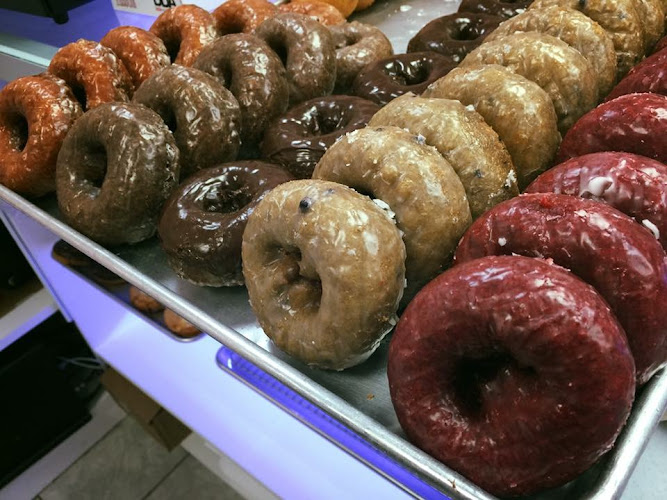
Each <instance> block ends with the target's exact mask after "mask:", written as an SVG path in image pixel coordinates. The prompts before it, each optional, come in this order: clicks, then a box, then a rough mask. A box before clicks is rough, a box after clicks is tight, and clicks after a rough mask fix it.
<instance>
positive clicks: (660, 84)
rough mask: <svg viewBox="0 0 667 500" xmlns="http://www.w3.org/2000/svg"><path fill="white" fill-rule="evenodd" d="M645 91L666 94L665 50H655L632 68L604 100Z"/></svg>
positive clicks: (666, 63)
mask: <svg viewBox="0 0 667 500" xmlns="http://www.w3.org/2000/svg"><path fill="white" fill-rule="evenodd" d="M646 92H650V93H653V94H662V95H664V96H667V50H662V51H660V52H656V53H655V54H653V55H651V56H649V57H647V58H646V59H644V60H643V61H642V62H640V63H639V64H638V65H637V66H635V67H634V68H632V69H631V70H630V71H629V72H628V74H627V75H625V78H623V80H621V81H620V82H618V85H616V87H614V89H613V90H612V91H611V93H610V94H609V95H608V96H607V98H606V99H605V101H611V100H612V99H616V98H617V97H620V96H622V95H626V94H634V93H646Z"/></svg>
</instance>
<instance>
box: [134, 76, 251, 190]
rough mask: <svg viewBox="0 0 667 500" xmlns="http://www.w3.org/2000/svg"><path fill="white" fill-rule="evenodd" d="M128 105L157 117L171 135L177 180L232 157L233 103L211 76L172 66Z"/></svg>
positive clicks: (235, 138) (235, 147)
mask: <svg viewBox="0 0 667 500" xmlns="http://www.w3.org/2000/svg"><path fill="white" fill-rule="evenodd" d="M132 101H133V102H136V103H138V104H143V105H144V106H147V107H149V108H151V109H152V110H153V111H155V112H157V113H158V114H159V115H160V116H161V117H162V119H163V120H164V122H165V123H166V124H167V126H168V127H169V129H170V130H171V131H172V132H173V134H174V139H175V140H176V144H177V146H178V149H179V151H180V163H181V170H180V171H181V177H182V178H183V177H186V176H188V175H190V174H191V173H193V172H196V171H197V170H200V169H202V168H206V167H210V166H212V165H217V164H218V163H223V162H226V161H232V160H234V159H235V158H236V155H237V154H238V151H239V145H240V139H239V128H240V125H241V112H240V109H239V104H238V102H237V101H236V99H235V98H234V96H233V95H232V93H231V92H230V91H229V90H227V89H226V88H225V87H224V86H223V85H222V84H221V83H220V82H219V81H218V80H217V79H215V78H214V77H212V76H211V75H209V74H207V73H204V72H203V71H199V70H198V69H194V68H186V67H184V66H179V65H177V64H174V65H172V66H170V67H168V68H165V69H163V70H160V71H158V72H157V73H154V74H153V75H152V76H151V77H150V78H148V80H146V81H145V82H144V83H143V84H142V85H141V87H139V88H138V89H137V91H136V92H135V94H134V98H133V99H132Z"/></svg>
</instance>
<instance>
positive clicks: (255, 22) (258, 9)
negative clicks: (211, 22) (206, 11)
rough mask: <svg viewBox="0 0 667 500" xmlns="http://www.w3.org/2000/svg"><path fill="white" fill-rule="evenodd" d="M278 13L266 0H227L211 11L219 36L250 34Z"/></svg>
mask: <svg viewBox="0 0 667 500" xmlns="http://www.w3.org/2000/svg"><path fill="white" fill-rule="evenodd" d="M277 13H278V9H276V6H275V5H273V4H272V3H270V2H267V1H266V0H229V1H228V2H225V3H223V4H222V5H221V6H220V7H218V8H217V9H215V10H214V11H213V18H214V19H215V25H216V27H217V28H218V33H220V35H221V36H222V35H229V34H230V33H252V32H253V31H255V28H257V26H259V25H260V24H262V23H263V22H264V21H265V20H266V19H268V18H270V17H273V16H275V15H276V14H277Z"/></svg>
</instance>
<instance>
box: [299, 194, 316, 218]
mask: <svg viewBox="0 0 667 500" xmlns="http://www.w3.org/2000/svg"><path fill="white" fill-rule="evenodd" d="M312 204H313V200H312V199H310V198H308V197H306V198H303V199H302V200H301V201H300V202H299V210H300V211H301V213H303V214H305V213H307V212H308V211H309V210H310V207H311V206H312Z"/></svg>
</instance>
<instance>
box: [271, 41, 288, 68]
mask: <svg viewBox="0 0 667 500" xmlns="http://www.w3.org/2000/svg"><path fill="white" fill-rule="evenodd" d="M267 44H268V45H269V47H271V50H273V51H274V52H275V53H276V55H277V56H278V58H279V59H280V62H282V63H283V66H285V67H287V57H288V55H289V51H288V50H287V46H286V45H285V44H284V43H282V42H281V41H279V40H268V41H267Z"/></svg>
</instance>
